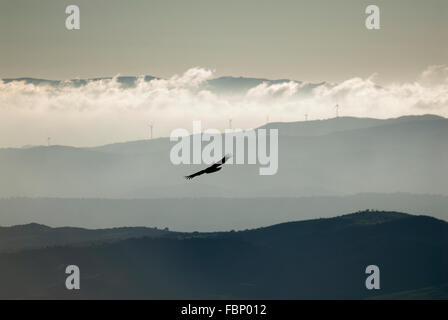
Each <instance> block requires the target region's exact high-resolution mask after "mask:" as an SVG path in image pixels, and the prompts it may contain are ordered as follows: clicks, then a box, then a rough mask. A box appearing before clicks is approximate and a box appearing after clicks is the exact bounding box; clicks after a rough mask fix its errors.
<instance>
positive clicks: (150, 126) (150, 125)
mask: <svg viewBox="0 0 448 320" xmlns="http://www.w3.org/2000/svg"><path fill="white" fill-rule="evenodd" d="M149 128H150V129H151V139H152V128H153V124H152V123H150V124H149Z"/></svg>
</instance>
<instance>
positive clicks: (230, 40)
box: [0, 0, 448, 83]
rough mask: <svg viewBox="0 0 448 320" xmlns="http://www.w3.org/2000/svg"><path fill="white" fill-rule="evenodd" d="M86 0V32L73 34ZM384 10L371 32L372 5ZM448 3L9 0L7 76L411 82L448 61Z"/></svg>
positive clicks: (4, 40)
mask: <svg viewBox="0 0 448 320" xmlns="http://www.w3.org/2000/svg"><path fill="white" fill-rule="evenodd" d="M71 4H76V5H78V6H79V8H80V11H81V29H80V30H76V31H68V30H66V28H65V19H66V17H67V15H66V14H65V8H66V6H67V5H71ZM369 4H376V5H378V7H379V8H380V10H381V15H380V18H381V29H380V30H367V29H366V28H365V25H364V22H365V18H366V14H365V8H366V7H367V5H369ZM446 30H448V2H447V1H445V0H428V1H421V0H394V1H390V0H387V1H386V0H376V1H371V0H369V1H364V0H341V1H334V0H314V1H300V0H276V1H273V0H244V1H241V0H226V1H216V0H188V1H186V0H148V1H142V0H127V1H121V0H94V1H91V0H86V1H80V0H70V1H65V0H64V1H53V0H39V1H33V0H14V1H9V0H1V1H0V39H1V42H0V43H1V50H0V77H1V78H9V77H25V76H27V77H37V78H47V79H71V78H77V77H80V78H89V77H101V76H114V75H117V74H121V75H142V74H145V75H153V76H158V77H165V78H166V77H170V76H172V75H173V74H179V73H182V72H184V71H186V70H188V69H189V68H192V67H196V66H200V67H203V68H206V69H212V70H215V71H216V76H221V75H232V76H247V77H264V78H270V79H281V78H287V79H293V80H302V81H315V82H320V81H334V82H339V81H343V80H345V79H347V78H351V77H356V76H359V77H368V76H369V75H371V74H373V73H378V81H379V82H380V83H388V82H392V81H410V80H412V79H414V78H415V77H416V76H417V75H418V74H419V73H420V72H421V71H422V70H423V69H425V68H426V67H428V66H429V65H440V64H445V63H447V61H446V59H447V56H448V50H447V49H448V41H447V37H446V36H447V34H446Z"/></svg>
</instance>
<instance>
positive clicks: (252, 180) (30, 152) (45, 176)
mask: <svg viewBox="0 0 448 320" xmlns="http://www.w3.org/2000/svg"><path fill="white" fill-rule="evenodd" d="M268 127H269V128H278V130H279V158H278V159H279V170H278V173H277V174H276V175H273V176H260V175H259V174H258V167H259V166H258V165H226V166H225V170H223V171H222V172H220V173H219V174H214V175H207V176H203V177H201V179H197V180H195V181H192V182H186V181H185V180H184V179H183V178H182V177H183V176H185V175H186V174H187V173H188V172H190V171H194V170H197V169H200V168H202V167H203V166H200V165H178V166H175V165H173V164H172V163H171V162H170V160H169V154H170V150H171V147H172V146H173V145H174V143H173V142H170V141H169V139H168V138H160V139H154V140H142V141H133V142H127V143H118V144H110V145H106V146H100V147H95V148H73V147H64V146H50V147H34V148H25V149H0V175H1V176H2V177H4V179H2V181H0V197H15V196H19V197H21V196H25V197H64V198H165V197H170V198H173V197H174V198H183V197H239V198H247V197H300V196H328V195H348V194H355V193H369V192H373V193H395V192H406V193H416V194H445V195H447V193H446V190H448V161H447V159H448V139H446V137H448V119H446V118H443V117H438V116H433V115H424V116H407V117H401V118H397V119H388V120H378V119H364V118H363V119H358V118H336V119H328V120H321V121H308V122H295V123H275V124H268ZM410 173H412V174H410ZM235 181H238V183H237V184H235Z"/></svg>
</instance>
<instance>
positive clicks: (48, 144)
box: [47, 137, 51, 147]
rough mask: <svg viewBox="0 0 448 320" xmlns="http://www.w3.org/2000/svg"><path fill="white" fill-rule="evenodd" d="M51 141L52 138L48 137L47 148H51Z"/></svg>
mask: <svg viewBox="0 0 448 320" xmlns="http://www.w3.org/2000/svg"><path fill="white" fill-rule="evenodd" d="M50 140H51V137H48V138H47V146H48V147H49V146H50Z"/></svg>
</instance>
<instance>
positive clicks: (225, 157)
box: [209, 154, 230, 168]
mask: <svg viewBox="0 0 448 320" xmlns="http://www.w3.org/2000/svg"><path fill="white" fill-rule="evenodd" d="M229 159H230V155H228V154H226V155H225V156H224V157H223V158H222V159H221V160H219V161H218V162H216V163H214V164H212V165H211V166H210V167H209V168H216V167H220V166H222V165H223V164H224V163H226V161H227V160H229Z"/></svg>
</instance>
